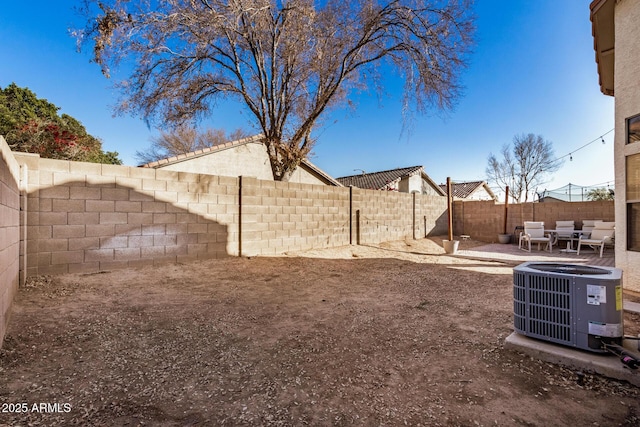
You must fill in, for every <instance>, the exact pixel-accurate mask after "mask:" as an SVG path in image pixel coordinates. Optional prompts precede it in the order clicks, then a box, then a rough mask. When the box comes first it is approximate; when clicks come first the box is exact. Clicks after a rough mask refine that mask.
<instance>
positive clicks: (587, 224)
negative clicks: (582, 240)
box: [582, 219, 602, 238]
mask: <svg viewBox="0 0 640 427" xmlns="http://www.w3.org/2000/svg"><path fill="white" fill-rule="evenodd" d="M598 222H602V220H601V219H583V220H582V235H583V236H584V237H586V238H588V237H589V235H590V234H591V232H592V231H593V229H594V228H595V227H596V223H598Z"/></svg>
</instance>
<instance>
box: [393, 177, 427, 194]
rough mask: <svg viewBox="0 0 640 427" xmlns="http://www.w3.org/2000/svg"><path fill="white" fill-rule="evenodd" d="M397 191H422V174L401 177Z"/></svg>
mask: <svg viewBox="0 0 640 427" xmlns="http://www.w3.org/2000/svg"><path fill="white" fill-rule="evenodd" d="M398 191H400V192H401V193H413V192H417V193H422V174H421V173H416V174H413V175H409V176H407V177H405V178H403V179H401V180H400V184H399V185H398Z"/></svg>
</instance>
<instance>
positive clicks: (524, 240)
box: [518, 221, 553, 252]
mask: <svg viewBox="0 0 640 427" xmlns="http://www.w3.org/2000/svg"><path fill="white" fill-rule="evenodd" d="M551 239H552V237H551V235H550V234H549V233H546V234H545V232H544V222H538V221H525V222H524V231H523V232H521V233H520V239H519V240H518V248H520V249H522V250H523V251H527V252H531V243H537V244H538V250H540V245H541V244H543V243H545V244H546V248H545V249H549V252H551V251H552V247H553V240H551ZM525 245H526V247H524V246H525Z"/></svg>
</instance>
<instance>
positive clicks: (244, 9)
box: [75, 0, 474, 180]
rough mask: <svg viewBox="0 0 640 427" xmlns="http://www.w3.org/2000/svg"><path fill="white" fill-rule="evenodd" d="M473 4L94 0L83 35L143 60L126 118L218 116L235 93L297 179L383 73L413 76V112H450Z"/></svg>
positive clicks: (104, 51)
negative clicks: (318, 132)
mask: <svg viewBox="0 0 640 427" xmlns="http://www.w3.org/2000/svg"><path fill="white" fill-rule="evenodd" d="M470 2H471V0H402V1H390V2H382V1H375V0H353V1H347V2H345V1H343V0H327V1H324V2H314V1H313V0H288V1H287V0H278V1H276V0H166V1H163V2H152V3H151V4H153V5H154V9H153V10H150V9H149V8H148V7H149V6H148V4H149V3H148V2H147V1H145V0H101V1H98V0H85V7H84V10H83V12H84V13H85V16H86V17H87V18H88V19H87V26H86V28H85V29H84V30H83V31H79V32H76V33H75V34H76V36H77V37H78V40H79V42H80V45H82V42H83V40H84V41H85V42H87V43H89V44H90V45H92V47H93V53H94V60H95V61H96V62H97V63H98V64H100V65H101V67H102V71H103V73H104V74H105V75H107V76H109V72H110V71H109V67H110V66H113V65H115V64H118V63H119V62H121V61H128V60H131V61H134V62H133V63H134V64H135V66H134V69H133V72H132V75H131V76H130V77H129V78H128V79H127V80H126V81H124V82H123V83H122V84H121V85H120V87H121V89H122V90H123V94H124V102H123V103H122V105H121V106H120V109H119V110H120V111H121V112H133V113H138V114H141V115H142V116H144V117H145V118H151V117H155V118H158V119H161V121H162V122H163V123H168V124H175V123H182V122H184V121H186V120H191V119H192V118H194V117H195V118H200V117H202V116H204V115H206V114H207V113H209V112H210V111H211V110H212V109H213V108H214V107H215V106H216V104H215V101H216V100H218V99H220V98H224V97H228V98H231V99H234V100H237V101H240V102H241V103H242V104H243V105H244V106H246V108H247V109H248V110H249V112H250V113H251V114H250V117H252V122H253V123H254V124H255V125H256V128H258V129H259V131H260V132H261V133H262V134H263V135H264V142H265V145H266V147H267V151H268V154H269V158H270V161H271V167H272V170H273V175H274V177H275V179H277V180H287V179H288V178H289V177H290V175H291V173H292V172H293V171H294V170H295V168H296V167H297V166H298V164H299V163H300V161H301V160H302V159H303V158H304V157H305V156H306V155H307V154H308V153H309V151H310V149H311V147H312V146H313V143H314V139H313V137H312V131H313V130H314V127H315V126H316V125H318V124H319V120H320V119H321V117H322V116H323V114H324V113H325V112H326V111H327V110H328V109H330V108H335V107H337V106H339V105H343V103H344V101H345V100H346V99H347V97H348V96H349V95H350V94H351V93H352V92H353V91H354V90H362V89H367V88H373V89H376V90H381V89H382V87H381V85H380V84H379V82H380V80H379V77H380V75H381V72H380V71H381V70H380V66H381V65H387V66H390V68H387V69H386V70H389V69H392V70H396V71H398V72H399V73H400V74H401V75H402V77H404V81H405V90H404V100H405V109H406V110H408V111H411V112H419V113H423V112H425V111H426V110H427V109H428V108H429V107H432V106H435V107H437V108H441V109H446V108H450V107H451V106H452V104H453V102H454V100H455V99H456V98H457V96H458V95H459V91H460V86H459V84H458V76H459V73H460V71H461V68H463V67H464V66H465V55H466V54H467V53H468V52H469V48H470V46H471V43H472V33H473V30H474V28H473V18H472V17H471V12H470V5H469V3H470Z"/></svg>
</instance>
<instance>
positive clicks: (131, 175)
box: [14, 153, 447, 275]
mask: <svg viewBox="0 0 640 427" xmlns="http://www.w3.org/2000/svg"><path fill="white" fill-rule="evenodd" d="M14 154H15V156H16V158H17V160H18V162H20V163H23V164H25V165H26V166H27V167H28V170H29V176H28V187H27V189H26V190H27V194H28V218H27V239H28V245H27V248H28V263H27V273H28V275H38V274H57V273H67V272H90V271H100V270H111V269H116V268H125V267H136V266H141V265H148V264H154V263H164V262H176V261H185V260H191V259H202V258H211V257H223V256H227V255H238V254H239V253H240V251H241V253H242V255H248V256H253V255H274V254H279V253H284V252H287V251H294V250H305V249H314V248H327V247H334V246H340V245H346V244H349V242H350V234H349V232H350V225H353V227H352V229H351V232H352V233H353V242H354V243H355V242H356V237H355V232H356V226H355V225H354V224H355V211H356V210H359V211H360V236H361V243H363V244H365V243H379V242H382V241H387V240H394V239H401V238H405V237H412V236H413V233H414V231H413V230H414V228H415V237H416V238H420V237H424V236H426V235H432V234H443V233H446V230H447V228H446V198H444V197H438V196H426V195H419V194H417V195H415V196H414V195H412V194H406V193H397V192H381V191H373V190H360V189H355V188H354V189H352V190H350V189H349V188H344V187H330V186H324V185H313V184H300V183H292V182H273V181H263V180H258V179H256V178H248V177H242V178H239V177H238V178H236V177H222V176H212V175H202V174H197V173H186V172H177V171H169V170H164V169H148V168H135V167H126V166H114V165H100V164H92V163H82V162H69V161H62V160H52V159H42V158H40V157H39V156H38V155H33V154H23V153H14ZM414 199H415V201H414ZM414 204H415V216H414V213H413V212H414ZM350 206H351V207H352V209H351V212H353V216H354V218H353V219H352V222H351V223H350V217H349V215H350Z"/></svg>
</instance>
